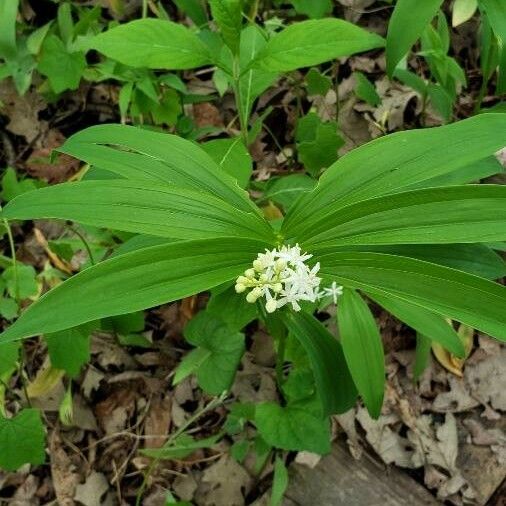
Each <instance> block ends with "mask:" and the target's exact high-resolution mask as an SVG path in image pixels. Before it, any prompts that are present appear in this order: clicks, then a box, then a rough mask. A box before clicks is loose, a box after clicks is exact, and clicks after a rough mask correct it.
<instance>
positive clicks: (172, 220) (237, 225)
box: [1, 180, 274, 241]
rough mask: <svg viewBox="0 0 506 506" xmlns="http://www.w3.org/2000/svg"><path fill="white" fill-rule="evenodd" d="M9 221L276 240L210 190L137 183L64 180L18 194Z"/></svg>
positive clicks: (256, 221) (257, 220)
mask: <svg viewBox="0 0 506 506" xmlns="http://www.w3.org/2000/svg"><path fill="white" fill-rule="evenodd" d="M1 215H2V216H3V217H4V218H7V219H11V220H12V219H18V220H26V219H38V218H59V219H66V220H74V221H77V222H80V223H84V224H86V225H93V226H97V227H107V228H112V229H116V230H123V231H127V232H134V233H139V234H149V235H156V236H162V237H170V238H174V239H203V238H212V237H249V238H257V239H265V240H267V241H269V240H272V241H273V240H274V232H273V230H272V228H271V227H270V226H269V224H268V223H267V222H266V221H265V220H264V219H263V218H261V217H260V216H258V215H256V214H253V213H245V212H243V211H239V210H238V209H234V208H233V207H232V206H230V205H229V204H227V203H226V202H224V201H223V200H221V199H218V198H216V197H213V196H211V195H209V194H208V193H204V192H197V191H193V190H185V189H181V188H177V187H173V186H169V185H163V184H154V183H148V182H144V181H142V182H139V181H126V180H108V181H84V182H80V183H63V184H60V185H56V186H48V187H46V188H41V189H39V190H34V191H32V192H29V193H25V194H22V195H20V196H19V197H16V198H15V199H14V200H12V201H11V202H9V204H8V205H7V206H6V207H5V208H4V209H3V210H2V212H1Z"/></svg>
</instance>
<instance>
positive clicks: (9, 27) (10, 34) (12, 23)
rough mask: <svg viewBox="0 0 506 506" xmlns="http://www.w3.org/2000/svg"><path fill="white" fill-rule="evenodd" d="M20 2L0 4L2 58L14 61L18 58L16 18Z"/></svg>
mask: <svg viewBox="0 0 506 506" xmlns="http://www.w3.org/2000/svg"><path fill="white" fill-rule="evenodd" d="M18 7H19V0H9V1H5V0H4V1H3V2H0V57H1V58H3V59H12V58H15V57H16V52H17V47H16V17H17V15H18Z"/></svg>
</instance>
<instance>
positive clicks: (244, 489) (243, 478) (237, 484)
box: [195, 455, 253, 506]
mask: <svg viewBox="0 0 506 506" xmlns="http://www.w3.org/2000/svg"><path fill="white" fill-rule="evenodd" d="M252 485H253V479H252V478H251V476H250V475H249V474H248V473H247V472H246V471H245V469H244V468H243V467H242V466H241V465H240V464H238V463H237V462H236V461H235V460H234V459H233V458H232V457H231V456H230V455H224V456H223V457H221V458H220V460H218V462H216V463H215V464H213V465H211V466H209V467H208V468H207V469H206V470H205V471H204V472H203V475H202V481H201V483H200V484H199V487H198V489H197V491H196V493H195V502H196V503H197V504H198V505H199V506H224V505H225V504H226V505H227V506H243V505H244V504H245V502H244V498H245V496H246V494H247V493H248V492H249V491H250V489H251V487H252Z"/></svg>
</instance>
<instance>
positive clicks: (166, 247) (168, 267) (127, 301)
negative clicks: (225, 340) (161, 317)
mask: <svg viewBox="0 0 506 506" xmlns="http://www.w3.org/2000/svg"><path fill="white" fill-rule="evenodd" d="M268 246H269V245H268V244H267V243H263V242H259V241H252V240H246V239H241V240H239V239H227V240H225V241H224V240H222V239H208V240H204V241H183V242H176V243H169V244H163V245H160V246H152V247H150V248H146V249H142V250H137V251H134V252H132V253H125V254H124V255H120V256H118V257H114V258H111V259H110V260H106V261H104V262H102V263H100V264H97V265H95V266H93V267H89V268H88V269H85V270H84V271H81V272H80V273H79V274H77V275H75V276H74V277H72V278H70V279H68V280H67V281H65V282H64V283H62V284H60V285H58V286H57V287H56V288H54V289H53V290H51V291H49V292H48V293H46V294H45V295H44V296H42V297H41V298H40V299H39V300H38V301H37V302H35V303H34V304H32V305H31V306H30V307H29V308H28V309H27V310H26V311H25V312H24V313H23V314H22V315H21V317H20V318H19V319H18V320H17V321H16V322H15V323H14V324H13V325H12V326H11V327H9V328H8V329H7V330H6V331H5V332H4V333H3V334H2V335H0V344H1V343H5V342H8V341H14V340H17V339H21V338H23V337H30V336H35V335H38V334H41V333H48V332H57V331H59V330H64V329H68V328H71V327H76V326H78V325H81V324H82V323H86V322H90V321H93V320H99V319H101V318H105V317H107V316H113V315H119V314H125V313H132V312H134V311H139V310H141V309H146V308H148V307H152V306H157V305H160V304H164V303H166V302H170V301H173V300H178V299H181V298H183V297H188V296H190V295H193V294H196V293H199V292H201V291H204V290H208V289H210V288H212V287H214V286H217V285H219V284H222V283H225V282H227V281H231V280H233V279H235V278H236V277H237V276H238V275H240V274H241V273H242V272H243V271H244V270H245V269H246V268H248V267H249V266H250V265H251V262H252V260H253V259H254V258H256V256H257V254H258V252H260V251H263V250H264V249H265V248H266V247H268Z"/></svg>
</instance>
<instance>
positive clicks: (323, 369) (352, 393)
mask: <svg viewBox="0 0 506 506" xmlns="http://www.w3.org/2000/svg"><path fill="white" fill-rule="evenodd" d="M283 321H284V323H285V325H286V327H287V328H288V330H289V331H290V332H291V333H292V334H293V336H294V337H295V338H296V339H297V340H298V341H299V342H300V344H301V345H302V346H303V348H304V350H305V351H306V353H307V355H308V357H309V360H310V362H311V368H312V370H313V374H314V378H315V382H316V389H317V393H318V397H319V399H320V400H321V403H322V408H323V413H324V415H330V414H334V413H344V412H345V411H348V409H350V408H351V407H352V406H353V405H354V404H355V401H356V399H357V395H356V390H355V386H354V384H353V380H352V379H351V376H350V371H349V370H348V367H347V366H346V361H345V360H344V356H343V350H342V349H341V345H340V344H339V342H338V341H337V339H335V338H334V337H333V336H332V334H330V332H329V331H328V330H327V329H326V328H325V327H324V326H323V325H322V324H321V323H320V322H318V320H316V319H315V318H314V317H313V316H311V315H308V314H307V313H303V312H300V313H295V312H293V311H292V312H288V313H285V314H284V315H283Z"/></svg>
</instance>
